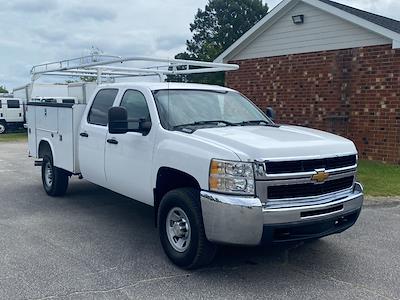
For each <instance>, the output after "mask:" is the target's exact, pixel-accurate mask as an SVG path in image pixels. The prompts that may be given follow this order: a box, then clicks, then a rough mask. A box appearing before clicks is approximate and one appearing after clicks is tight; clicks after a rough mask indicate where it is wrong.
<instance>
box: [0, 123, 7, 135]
mask: <svg viewBox="0 0 400 300" xmlns="http://www.w3.org/2000/svg"><path fill="white" fill-rule="evenodd" d="M5 133H7V125H6V123H4V122H2V121H0V134H5Z"/></svg>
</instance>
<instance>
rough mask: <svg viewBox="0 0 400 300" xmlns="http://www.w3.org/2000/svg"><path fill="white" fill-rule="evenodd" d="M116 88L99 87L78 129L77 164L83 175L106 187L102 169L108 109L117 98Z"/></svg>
mask: <svg viewBox="0 0 400 300" xmlns="http://www.w3.org/2000/svg"><path fill="white" fill-rule="evenodd" d="M117 94H118V89H101V90H99V91H98V92H97V94H96V96H95V98H94V100H93V103H92V105H91V107H90V109H89V111H88V112H87V114H85V115H84V120H82V123H81V126H80V131H79V165H80V169H81V173H82V175H83V177H84V178H85V179H87V180H89V181H90V182H93V183H95V184H98V185H101V186H103V187H108V183H107V181H106V175H105V169H104V153H105V143H106V138H107V132H108V126H107V123H108V110H109V108H110V107H112V106H113V104H114V102H115V99H116V98H117Z"/></svg>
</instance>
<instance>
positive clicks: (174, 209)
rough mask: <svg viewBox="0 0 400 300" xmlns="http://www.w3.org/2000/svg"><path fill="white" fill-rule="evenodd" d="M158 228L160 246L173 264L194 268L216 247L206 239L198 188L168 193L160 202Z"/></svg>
mask: <svg viewBox="0 0 400 300" xmlns="http://www.w3.org/2000/svg"><path fill="white" fill-rule="evenodd" d="M158 227H159V235H160V240H161V244H162V246H163V249H164V251H165V253H166V254H167V256H168V258H169V259H170V260H171V261H172V262H173V263H174V264H176V265H177V266H179V267H181V268H184V269H196V268H199V267H201V266H205V265H207V264H209V263H210V262H211V261H212V260H213V259H214V256H215V253H216V250H217V246H216V245H214V244H212V243H210V242H209V241H208V240H207V238H206V234H205V231H204V225H203V217H202V213H201V205H200V194H199V191H198V190H196V189H193V188H181V189H176V190H173V191H170V192H168V193H167V194H166V195H165V196H164V197H163V198H162V200H161V203H160V207H159V210H158Z"/></svg>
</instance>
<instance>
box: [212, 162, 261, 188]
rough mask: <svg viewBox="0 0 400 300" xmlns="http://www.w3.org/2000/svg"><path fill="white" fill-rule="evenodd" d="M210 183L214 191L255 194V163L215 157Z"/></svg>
mask: <svg viewBox="0 0 400 300" xmlns="http://www.w3.org/2000/svg"><path fill="white" fill-rule="evenodd" d="M209 185H210V191H213V192H219V193H229V194H239V195H254V169H253V164H252V163H247V162H235V161H223V160H216V159H213V160H212V161H211V166H210V178H209Z"/></svg>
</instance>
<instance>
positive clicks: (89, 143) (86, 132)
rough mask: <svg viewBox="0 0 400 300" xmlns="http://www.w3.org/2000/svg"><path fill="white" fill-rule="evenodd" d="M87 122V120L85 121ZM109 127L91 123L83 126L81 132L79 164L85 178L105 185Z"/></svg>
mask: <svg viewBox="0 0 400 300" xmlns="http://www.w3.org/2000/svg"><path fill="white" fill-rule="evenodd" d="M85 123H86V122H85ZM106 136H107V127H104V126H99V125H92V124H89V123H86V124H84V125H83V126H81V130H80V132H79V164H80V168H81V172H82V175H83V177H84V178H85V179H87V180H89V181H90V182H93V183H95V184H98V185H101V186H105V185H106V178H105V174H104V146H105V142H106Z"/></svg>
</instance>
